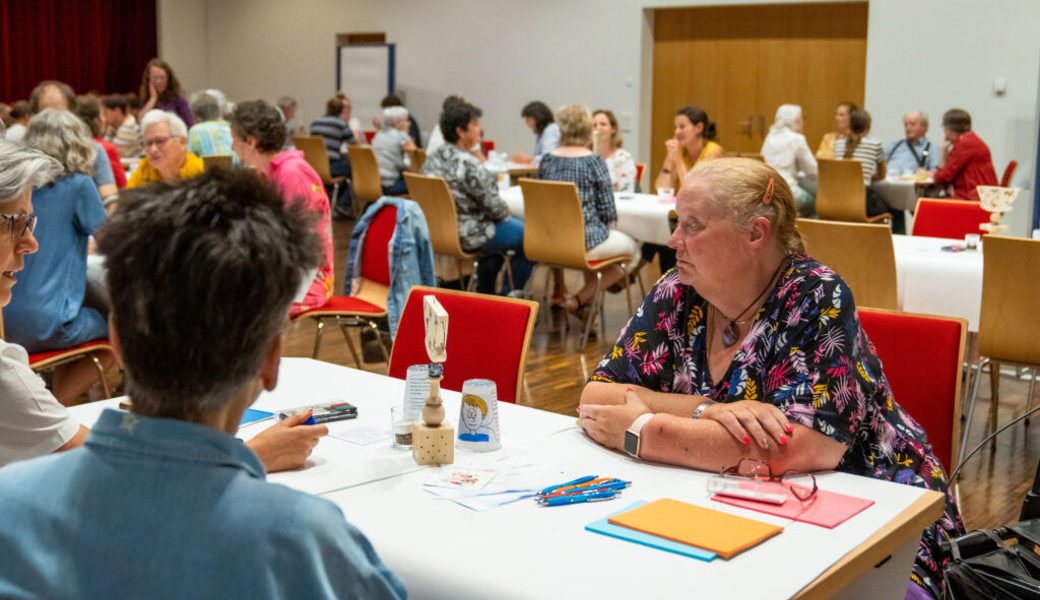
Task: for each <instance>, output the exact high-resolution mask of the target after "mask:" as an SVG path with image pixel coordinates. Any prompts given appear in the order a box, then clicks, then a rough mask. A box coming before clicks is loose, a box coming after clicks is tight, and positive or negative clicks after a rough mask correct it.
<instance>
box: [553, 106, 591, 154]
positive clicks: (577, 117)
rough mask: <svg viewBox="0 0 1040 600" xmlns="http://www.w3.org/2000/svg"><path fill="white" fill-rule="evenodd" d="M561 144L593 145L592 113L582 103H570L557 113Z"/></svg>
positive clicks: (586, 146) (587, 146)
mask: <svg viewBox="0 0 1040 600" xmlns="http://www.w3.org/2000/svg"><path fill="white" fill-rule="evenodd" d="M556 125H557V126H558V127H559V128H560V145H561V146H582V147H585V148H590V147H591V146H592V113H590V112H589V109H588V108H585V107H584V106H582V105H580V104H568V105H567V106H564V107H563V108H561V109H560V110H559V111H557V113H556Z"/></svg>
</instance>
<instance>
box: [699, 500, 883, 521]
mask: <svg viewBox="0 0 1040 600" xmlns="http://www.w3.org/2000/svg"><path fill="white" fill-rule="evenodd" d="M711 499H712V500H715V501H717V502H722V503H723V504H730V505H732V506H739V507H741V508H746V509H748V510H754V511H758V512H762V513H766V514H767V515H776V516H778V517H785V518H788V519H793V520H795V521H801V522H803V523H811V524H813V525H819V526H820V527H826V528H828V529H833V528H834V527H835V526H837V525H841V524H842V523H844V522H845V521H847V520H848V519H849V518H850V517H852V516H854V515H856V514H858V513H860V512H862V511H863V509H865V508H867V507H868V506H870V505H872V504H874V501H873V500H867V499H866V498H857V497H855V496H846V495H845V494H839V493H837V492H828V491H826V490H818V491H817V492H816V495H815V497H814V498H813V499H812V500H810V501H808V502H802V501H801V500H798V499H797V498H794V497H791V499H789V500H788V501H787V502H785V503H783V504H769V503H766V502H757V501H755V500H746V499H744V498H734V497H732V496H720V495H718V494H715V495H714V496H712V497H711Z"/></svg>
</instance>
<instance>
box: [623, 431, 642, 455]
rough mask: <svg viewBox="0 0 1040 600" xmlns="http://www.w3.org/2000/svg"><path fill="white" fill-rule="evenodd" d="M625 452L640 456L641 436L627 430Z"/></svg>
mask: <svg viewBox="0 0 1040 600" xmlns="http://www.w3.org/2000/svg"><path fill="white" fill-rule="evenodd" d="M625 452H628V453H629V455H631V456H639V436H638V435H636V434H634V433H632V432H631V431H626V432H625Z"/></svg>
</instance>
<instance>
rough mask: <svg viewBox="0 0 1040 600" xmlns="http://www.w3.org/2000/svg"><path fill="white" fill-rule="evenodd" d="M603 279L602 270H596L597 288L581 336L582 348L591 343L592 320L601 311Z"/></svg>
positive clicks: (590, 302) (593, 293)
mask: <svg viewBox="0 0 1040 600" xmlns="http://www.w3.org/2000/svg"><path fill="white" fill-rule="evenodd" d="M602 281H603V273H602V272H600V271H596V290H595V291H594V292H592V300H590V301H589V316H588V318H587V319H586V320H585V333H584V334H583V335H582V336H581V348H582V350H584V349H585V346H586V345H588V343H589V331H590V330H591V328H592V322H593V321H595V320H596V313H598V312H599V311H600V301H601V298H600V297H599V294H600V288H601V285H600V284H601V282H602ZM600 319H601V320H602V319H603V317H602V316H601V317H600Z"/></svg>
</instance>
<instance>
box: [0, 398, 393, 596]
mask: <svg viewBox="0 0 1040 600" xmlns="http://www.w3.org/2000/svg"><path fill="white" fill-rule="evenodd" d="M0 515H3V517H2V518H0V557H2V558H0V597H3V598H44V597H46V598H221V599H224V598H403V597H404V596H405V591H404V586H403V585H402V583H401V582H400V580H399V579H397V577H396V576H395V575H394V574H393V573H391V572H390V571H389V570H388V569H387V568H386V567H385V566H384V565H383V563H382V562H381V561H380V560H379V557H378V556H377V555H376V553H375V550H373V548H372V546H371V544H370V543H369V542H368V540H367V539H366V538H365V536H364V535H362V534H361V533H360V532H359V531H358V530H357V529H355V528H354V527H353V526H351V525H350V524H349V523H347V522H346V520H344V518H343V514H342V513H341V512H340V510H339V508H337V507H336V506H335V505H334V504H332V503H330V502H328V501H326V500H323V499H321V498H317V497H314V496H309V495H307V494H303V493H301V492H298V491H295V490H291V489H289V488H287V487H284V486H281V485H275V484H270V483H267V482H266V481H265V480H264V468H263V466H262V465H261V464H260V461H259V459H258V458H257V457H256V455H255V454H253V452H252V451H251V450H249V449H248V448H247V447H246V446H245V445H244V444H243V443H242V442H240V441H239V440H236V439H235V438H234V437H232V436H231V435H228V434H227V433H224V432H221V431H218V430H216V429H213V428H211V427H206V426H204V425H196V424H192V423H187V422H184V421H177V420H173V419H152V418H146V417H140V416H136V415H133V414H131V413H121V412H119V411H115V410H106V411H105V412H104V413H103V414H102V415H101V418H100V419H99V420H98V422H97V424H96V425H95V427H94V430H93V431H92V432H91V433H90V435H89V436H88V437H87V441H86V445H85V447H83V448H79V449H76V450H72V451H69V452H65V453H61V454H52V455H49V456H44V457H41V458H38V459H33V460H27V461H22V462H16V463H13V464H10V465H8V466H6V467H4V468H2V469H0Z"/></svg>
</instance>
